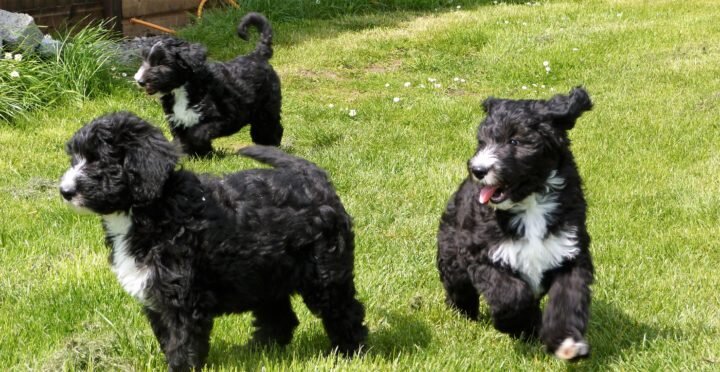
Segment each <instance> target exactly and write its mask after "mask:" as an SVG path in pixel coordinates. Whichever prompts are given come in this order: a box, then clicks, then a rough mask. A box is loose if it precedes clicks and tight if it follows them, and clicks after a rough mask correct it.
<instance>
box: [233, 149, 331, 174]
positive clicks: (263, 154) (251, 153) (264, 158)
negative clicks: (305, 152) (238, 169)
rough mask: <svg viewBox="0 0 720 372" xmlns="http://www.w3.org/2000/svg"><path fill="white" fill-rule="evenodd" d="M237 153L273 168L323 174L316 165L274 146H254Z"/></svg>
mask: <svg viewBox="0 0 720 372" xmlns="http://www.w3.org/2000/svg"><path fill="white" fill-rule="evenodd" d="M238 153H239V154H240V155H242V156H247V157H249V158H252V159H255V160H257V161H259V162H261V163H265V164H268V165H272V166H273V167H275V168H294V169H297V170H316V171H320V172H323V171H322V169H320V168H319V167H318V166H317V165H315V164H313V163H311V162H309V161H307V160H305V159H302V158H299V157H297V156H293V155H290V154H288V153H286V152H284V151H282V150H280V149H278V148H277V147H275V146H261V145H254V146H250V147H245V148H243V149H240V151H238ZM323 173H325V172H323Z"/></svg>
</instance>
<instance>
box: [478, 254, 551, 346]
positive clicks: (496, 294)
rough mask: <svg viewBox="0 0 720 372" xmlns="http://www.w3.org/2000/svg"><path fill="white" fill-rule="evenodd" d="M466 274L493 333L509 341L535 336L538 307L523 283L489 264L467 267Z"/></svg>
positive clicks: (527, 286)
mask: <svg viewBox="0 0 720 372" xmlns="http://www.w3.org/2000/svg"><path fill="white" fill-rule="evenodd" d="M468 273H469V274H470V277H471V279H472V282H473V285H474V286H475V288H476V289H477V290H478V292H480V293H482V294H483V297H485V300H486V301H487V303H488V305H489V306H490V313H491V315H492V319H493V325H494V326H495V329H497V330H498V331H500V332H503V333H507V334H509V335H511V336H513V337H534V336H535V335H537V331H538V328H539V326H540V317H541V313H540V305H539V301H538V299H536V298H535V295H534V293H533V292H532V290H531V289H530V286H529V285H528V284H527V283H526V282H525V281H523V280H522V279H520V278H518V277H516V276H515V275H513V274H512V273H511V272H509V271H508V270H505V269H502V268H499V267H496V266H493V265H491V264H478V265H475V266H470V267H469V268H468Z"/></svg>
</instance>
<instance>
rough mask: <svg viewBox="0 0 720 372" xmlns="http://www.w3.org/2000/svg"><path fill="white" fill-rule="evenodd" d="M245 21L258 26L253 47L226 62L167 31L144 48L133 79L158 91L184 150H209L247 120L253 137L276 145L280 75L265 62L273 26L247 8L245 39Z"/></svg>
mask: <svg viewBox="0 0 720 372" xmlns="http://www.w3.org/2000/svg"><path fill="white" fill-rule="evenodd" d="M249 26H255V27H257V29H258V30H259V31H260V40H259V41H258V44H257V47H256V49H255V51H253V52H252V53H250V54H248V55H246V56H240V57H237V58H235V59H233V60H231V61H228V62H206V57H207V51H206V49H205V48H204V47H203V46H201V45H199V44H191V43H188V42H186V41H184V40H180V39H176V38H171V37H167V38H162V39H160V40H159V41H157V42H156V43H155V44H154V45H153V46H152V47H151V48H150V49H147V50H144V51H143V63H142V65H141V66H140V69H139V70H138V71H137V73H136V74H135V80H136V81H137V83H138V84H139V85H140V86H142V87H143V88H145V91H146V92H147V93H148V94H150V95H156V94H157V95H160V100H161V102H162V106H163V110H164V111H165V115H166V116H167V119H168V122H169V123H170V130H171V131H172V134H173V136H174V137H175V139H176V140H178V141H179V142H180V144H181V145H182V149H183V151H184V152H185V153H187V154H189V155H193V156H205V155H208V154H209V153H211V152H212V145H211V141H212V140H213V139H215V138H218V137H224V136H229V135H231V134H233V133H236V132H237V131H239V130H240V128H242V127H243V126H245V125H247V124H250V136H251V137H252V140H253V142H254V143H257V144H260V145H272V146H278V145H280V140H281V139H282V134H283V127H282V125H281V124H280V106H281V94H280V78H278V76H277V74H276V73H275V71H274V70H273V68H272V66H270V63H268V60H269V59H270V57H272V54H273V51H272V29H271V28H270V24H269V23H268V21H267V19H265V17H263V16H262V15H260V14H258V13H249V14H247V15H246V16H245V17H243V19H242V21H241V22H240V25H239V26H238V29H237V33H238V35H239V36H240V37H241V38H243V39H245V40H247V39H248V35H247V31H248V27H249Z"/></svg>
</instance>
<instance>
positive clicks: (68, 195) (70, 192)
mask: <svg viewBox="0 0 720 372" xmlns="http://www.w3.org/2000/svg"><path fill="white" fill-rule="evenodd" d="M75 194H76V192H75V189H64V188H62V187H61V188H60V195H62V197H63V199H65V200H67V201H70V199H72V198H73V196H75Z"/></svg>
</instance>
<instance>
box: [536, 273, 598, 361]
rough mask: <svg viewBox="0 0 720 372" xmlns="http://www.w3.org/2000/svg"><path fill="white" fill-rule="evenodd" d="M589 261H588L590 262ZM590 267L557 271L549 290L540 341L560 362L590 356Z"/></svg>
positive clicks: (591, 277) (591, 279)
mask: <svg viewBox="0 0 720 372" xmlns="http://www.w3.org/2000/svg"><path fill="white" fill-rule="evenodd" d="M588 262H589V261H588ZM592 281H593V274H592V268H591V267H582V266H574V267H570V268H567V269H564V270H562V271H560V272H558V273H557V274H556V275H555V277H554V278H553V282H552V284H551V286H550V290H549V291H548V297H549V298H548V303H547V305H546V306H545V312H544V314H543V326H542V330H541V331H540V339H541V340H542V341H543V343H544V344H545V346H546V347H547V351H548V352H550V353H554V354H555V356H557V357H558V358H560V359H577V358H584V357H587V356H588V355H589V353H590V346H589V344H588V343H587V341H586V340H585V338H584V336H585V330H586V329H587V324H588V318H589V316H590V284H591V283H592Z"/></svg>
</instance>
